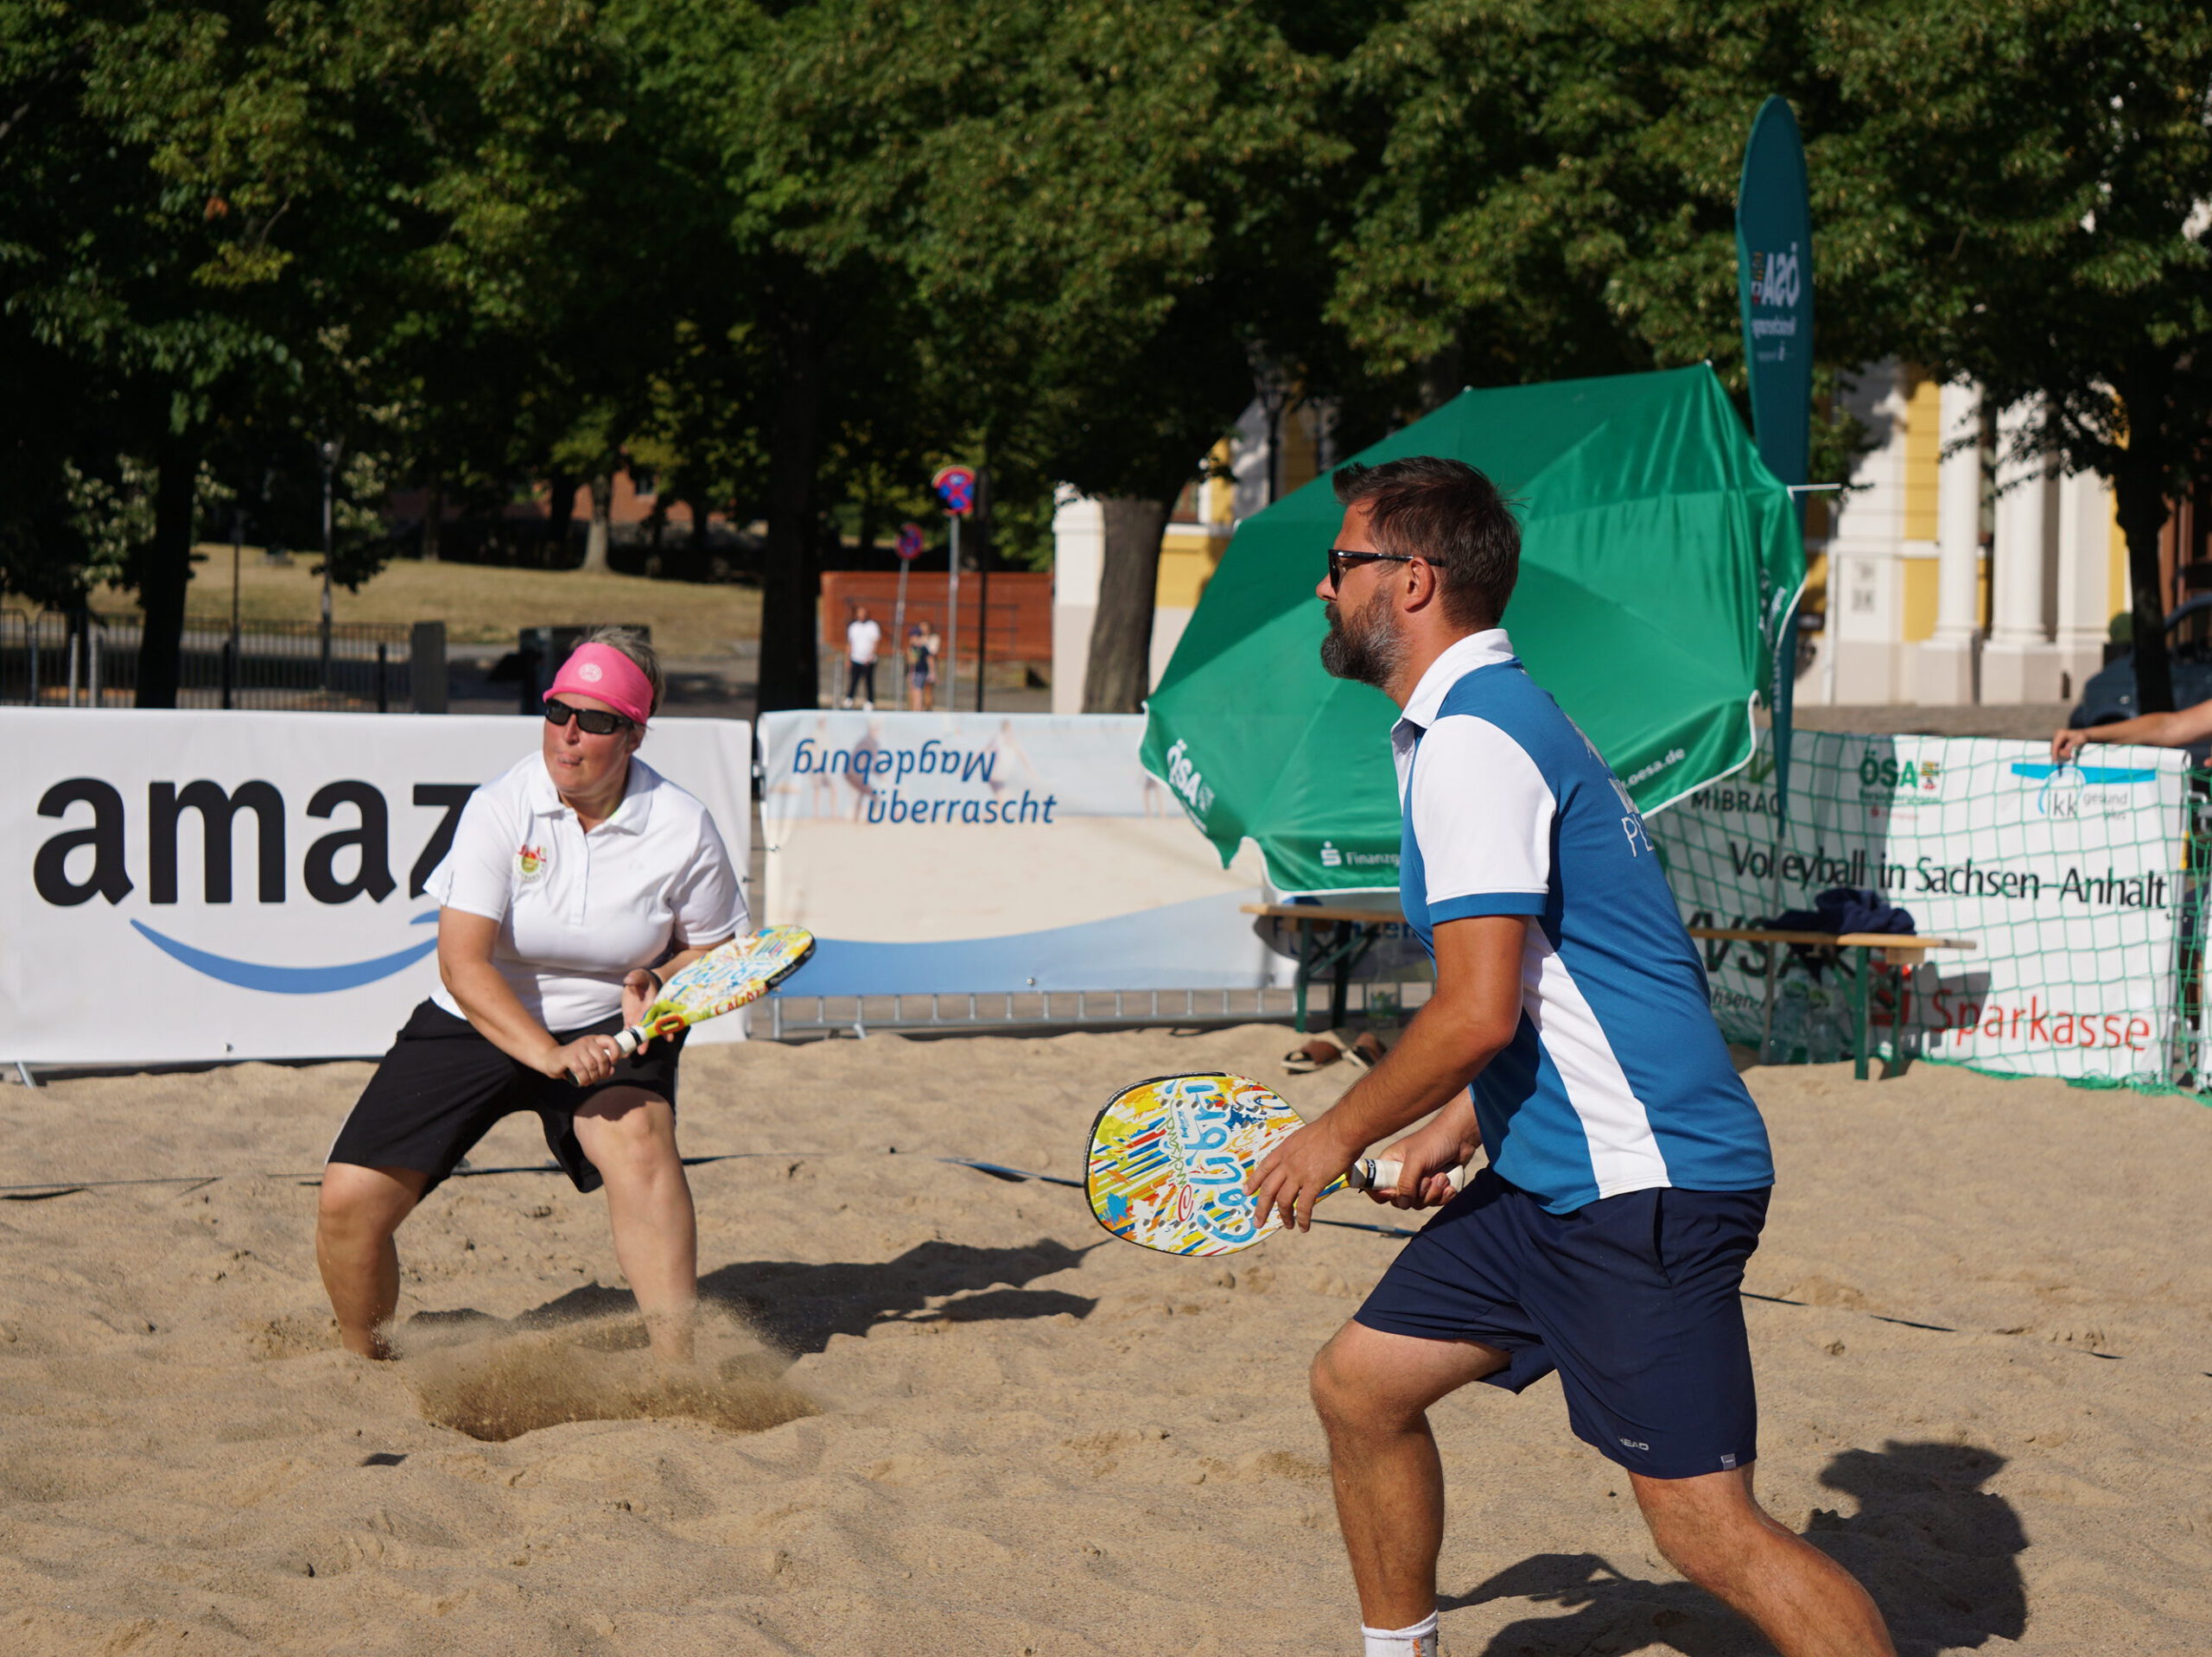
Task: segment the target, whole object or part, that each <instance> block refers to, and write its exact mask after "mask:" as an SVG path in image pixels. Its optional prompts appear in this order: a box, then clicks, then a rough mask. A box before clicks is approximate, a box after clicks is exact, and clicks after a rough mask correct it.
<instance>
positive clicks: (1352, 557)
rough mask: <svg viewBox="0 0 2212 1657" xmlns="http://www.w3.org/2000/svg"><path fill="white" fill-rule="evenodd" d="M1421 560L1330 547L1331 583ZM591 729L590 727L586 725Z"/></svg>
mask: <svg viewBox="0 0 2212 1657" xmlns="http://www.w3.org/2000/svg"><path fill="white" fill-rule="evenodd" d="M1419 562H1421V560H1420V559H1418V558H1416V557H1415V556H1414V555H1413V554H1411V553H1409V552H1355V551H1352V550H1351V549H1348V548H1344V547H1331V548H1330V549H1329V585H1330V586H1331V587H1342V586H1343V585H1344V571H1346V570H1347V569H1350V568H1351V567H1352V566H1353V565H1355V564H1417V563H1419ZM585 728H586V729H589V728H590V727H585Z"/></svg>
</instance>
